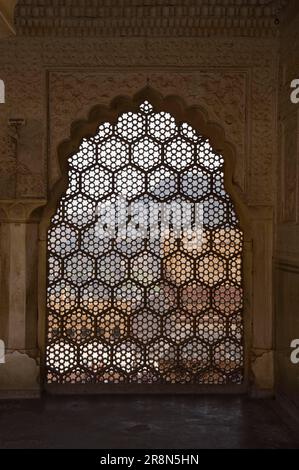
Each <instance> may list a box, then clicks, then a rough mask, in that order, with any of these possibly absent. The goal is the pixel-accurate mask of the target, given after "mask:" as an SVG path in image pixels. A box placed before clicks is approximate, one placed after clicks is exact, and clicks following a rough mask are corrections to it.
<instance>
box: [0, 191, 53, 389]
mask: <svg viewBox="0 0 299 470" xmlns="http://www.w3.org/2000/svg"><path fill="white" fill-rule="evenodd" d="M45 203H46V201H44V200H26V201H24V200H20V201H18V200H14V201H1V202H0V207H1V209H2V220H1V245H2V246H1V254H2V259H1V305H0V309H1V313H0V316H1V317H2V323H1V324H0V327H1V330H0V338H1V339H3V340H4V342H5V346H6V361H5V364H3V365H1V366H0V395H1V392H2V394H3V391H5V392H6V393H11V391H14V393H13V395H15V394H16V393H21V394H23V393H24V392H25V391H26V392H27V393H29V394H32V393H38V391H39V383H38V358H39V352H38V344H37V312H38V308H37V267H38V224H39V217H38V214H37V213H38V209H39V208H41V207H42V206H43V205H44V204H45Z"/></svg>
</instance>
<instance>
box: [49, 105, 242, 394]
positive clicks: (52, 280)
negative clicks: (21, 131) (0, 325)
mask: <svg viewBox="0 0 299 470" xmlns="http://www.w3.org/2000/svg"><path fill="white" fill-rule="evenodd" d="M223 166H224V161H223V158H222V156H221V155H219V154H218V153H217V152H215V151H214V150H213V149H212V148H211V146H210V143H209V140H208V139H207V138H205V137H203V136H201V135H200V134H199V133H198V132H196V131H195V130H194V129H193V128H191V127H190V126H189V125H188V124H187V123H185V122H183V123H179V122H176V120H175V119H174V117H172V116H171V115H170V114H169V113H166V112H156V111H155V109H154V107H153V106H152V105H151V104H150V103H149V102H147V101H145V102H144V103H143V104H142V105H140V107H139V110H138V112H128V113H123V114H121V115H120V116H119V118H118V121H117V123H116V124H115V125H112V124H110V123H109V122H107V123H104V124H102V125H101V126H100V127H99V128H98V131H97V134H96V135H95V136H94V137H93V138H90V139H83V141H82V142H81V145H80V148H79V149H78V151H77V153H75V154H74V155H72V156H71V157H70V158H69V186H68V189H67V191H66V193H65V194H64V195H63V196H62V199H61V201H60V203H59V205H58V207H57V211H56V214H55V215H54V216H53V217H52V220H51V225H50V228H49V232H48V287H47V311H48V319H47V349H46V371H47V382H48V383H50V384H52V383H60V384H69V383H71V384H75V383H83V384H84V383H85V384H86V383H98V384H107V383H114V384H120V383H126V384H155V383H157V384H206V385H207V384H211V385H212V384H213V385H217V384H232V383H233V384H240V383H241V382H242V380H243V319H242V309H243V291H242V271H241V268H242V243H243V236H242V231H241V230H240V227H239V222H238V218H237V216H236V213H235V210H234V206H233V203H232V200H231V198H230V196H229V195H228V194H227V193H226V191H225V188H224V173H223V172H224V168H223ZM120 197H121V198H122V200H125V201H126V203H127V207H129V208H130V207H131V208H132V206H133V205H134V204H135V205H136V203H142V204H139V206H138V207H139V211H141V214H140V213H139V219H138V223H135V221H132V217H133V218H134V217H135V215H136V214H133V215H132V212H130V211H128V210H127V212H126V217H127V218H126V220H125V228H126V236H122V237H120V236H119V229H120V226H119V225H117V224H116V225H114V228H115V227H116V232H115V231H114V232H113V233H112V232H111V230H110V228H109V227H108V226H107V210H106V209H107V207H109V208H110V209H111V208H113V207H115V204H116V201H117V200H119V198H120ZM174 202H175V203H176V204H178V206H180V207H184V208H186V204H187V205H189V206H190V207H194V206H195V205H196V204H197V205H200V207H201V209H202V211H201V216H202V224H201V230H200V239H198V240H197V243H193V242H192V241H194V240H193V239H192V237H194V228H193V232H192V234H191V238H190V233H189V234H186V233H185V232H184V231H183V230H182V231H181V232H180V235H179V236H178V233H177V232H175V231H174V229H173V227H174V225H175V224H174V222H176V221H175V220H174V219H175V215H174V213H172V217H173V219H171V221H172V223H170V225H169V227H168V229H167V230H164V229H163V228H161V220H160V218H159V217H160V215H161V214H160V212H157V214H158V216H157V227H158V229H159V230H158V232H157V233H155V234H154V236H149V232H148V224H145V225H146V230H145V231H143V232H141V231H140V225H142V224H143V222H144V221H148V212H147V211H146V210H145V212H144V213H142V210H143V209H142V208H144V207H145V208H147V207H149V205H151V206H152V205H157V206H159V207H161V205H162V206H163V204H164V206H163V207H165V206H167V204H168V205H169V204H170V203H174ZM107 204H108V206H107ZM103 208H104V212H105V210H106V219H105V223H102V222H101V218H102V215H103ZM140 208H141V209H140ZM192 211H193V209H192V210H191V212H190V214H193V215H194V211H193V212H192ZM109 214H110V213H108V225H109V217H110V215H109ZM159 214H160V215H159ZM114 215H115V214H114ZM111 217H112V216H111ZM193 219H194V218H193ZM193 219H192V220H193ZM99 222H100V223H99ZM180 222H181V221H180ZM177 225H178V224H177ZM129 226H130V230H133V231H134V235H133V234H132V233H129V232H128V230H129V229H128V227H129ZM132 227H133V228H132ZM136 233H137V235H136ZM198 233H199V232H198ZM190 241H191V242H190Z"/></svg>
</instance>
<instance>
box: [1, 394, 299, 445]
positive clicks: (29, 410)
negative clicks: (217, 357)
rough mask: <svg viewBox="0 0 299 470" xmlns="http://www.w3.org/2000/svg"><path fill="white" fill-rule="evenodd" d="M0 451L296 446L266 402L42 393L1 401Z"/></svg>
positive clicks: (291, 431) (297, 440) (298, 439)
mask: <svg viewBox="0 0 299 470" xmlns="http://www.w3.org/2000/svg"><path fill="white" fill-rule="evenodd" d="M0 448H1V449H5V448H12V449H15V448H34V449H38V448H52V449H54V448H72V449H74V448H85V449H86V448H97V449H105V448H106V449H116V448H119V449H135V448H136V449H139V448H143V449H154V448H160V449H161V448H168V449H169V448H172V449H175V448H177V449H191V448H193V449H205V448H210V449H211V448H212V449H214V448H229V449H235V448H259V449H260V448H296V449H299V433H298V431H297V432H296V428H295V427H294V426H293V425H292V426H291V425H290V422H288V420H287V417H286V415H285V414H284V413H283V412H282V411H281V409H280V408H279V407H278V405H277V404H276V403H275V401H273V400H251V399H249V398H245V397H242V398H241V397H235V396H222V397H219V396H210V397H205V396H196V397H195V396H176V397H173V396H172V397H169V396H151V397H146V396H142V397H140V396H132V395H131V396H112V397H105V396H83V397H82V396H81V397H66V396H47V397H44V398H43V399H41V400H38V401H35V400H34V401H15V402H12V401H9V402H8V401H0Z"/></svg>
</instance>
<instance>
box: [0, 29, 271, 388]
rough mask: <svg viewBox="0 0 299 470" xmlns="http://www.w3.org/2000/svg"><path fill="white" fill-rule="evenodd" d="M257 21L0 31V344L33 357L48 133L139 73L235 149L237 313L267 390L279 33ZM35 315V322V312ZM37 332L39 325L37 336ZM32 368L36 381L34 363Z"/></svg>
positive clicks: (50, 157) (52, 147) (49, 175)
mask: <svg viewBox="0 0 299 470" xmlns="http://www.w3.org/2000/svg"><path fill="white" fill-rule="evenodd" d="M258 31H259V30H257V34H256V35H254V34H253V35H252V37H240V36H238V35H236V36H235V37H227V36H226V35H223V36H221V35H219V37H218V38H217V37H213V38H212V37H206V38H203V37H192V38H188V37H181V38H175V37H168V38H165V37H164V38H151V37H147V38H140V37H124V38H121V37H116V36H111V37H109V38H108V37H96V38H95V37H86V38H84V40H82V39H79V38H72V37H66V38H63V37H57V38H47V37H26V36H17V37H16V38H9V39H6V40H2V41H1V42H0V71H1V78H2V79H3V80H5V83H6V95H7V102H6V104H5V105H2V107H1V108H0V198H1V203H0V205H1V208H2V214H1V220H2V224H1V226H2V230H1V246H2V250H1V280H2V282H1V287H2V294H1V295H2V298H3V302H1V306H0V309H1V311H0V315H1V322H0V328H1V332H0V337H3V338H4V340H5V341H6V344H7V345H8V354H15V351H18V353H19V354H23V355H26V357H27V358H28V361H31V359H30V358H31V357H34V358H35V359H36V361H37V362H38V361H39V354H40V347H41V344H40V343H41V340H39V341H38V335H37V323H38V318H39V317H38V303H37V298H38V285H37V278H38V276H37V264H38V253H37V230H38V220H39V218H38V217H39V213H38V208H39V207H42V206H43V205H45V204H46V203H47V200H48V198H49V195H50V194H51V191H52V189H53V186H54V184H55V182H57V181H58V179H59V178H60V168H59V164H58V158H57V147H58V145H59V144H60V143H61V141H63V140H64V139H66V138H68V137H69V134H70V126H71V124H72V123H73V122H74V121H76V120H80V119H86V117H87V115H88V112H89V111H90V109H91V108H92V107H93V106H94V105H96V104H109V102H110V101H111V100H112V99H113V98H115V97H116V96H118V95H122V94H125V95H130V96H132V95H134V94H135V93H136V92H138V91H139V90H140V89H141V88H143V87H144V86H145V85H146V84H147V83H148V82H149V83H150V86H151V87H153V88H155V89H156V90H157V91H159V92H160V93H161V94H163V95H168V94H175V95H177V96H180V97H181V98H183V99H184V100H185V102H186V103H187V104H188V105H199V106H200V107H202V108H203V109H204V110H205V112H206V113H207V116H208V119H209V120H210V121H213V122H215V123H217V124H218V125H219V126H220V127H221V128H222V129H223V130H224V131H225V135H226V139H227V141H228V142H230V143H231V144H232V146H233V148H234V149H235V155H236V166H235V172H234V183H235V185H236V187H237V188H238V190H239V193H240V197H241V198H242V200H243V201H244V203H245V204H246V205H247V207H248V209H249V212H250V214H251V216H250V220H248V223H249V224H250V226H251V228H252V239H251V240H248V247H249V248H248V250H249V251H250V253H251V255H252V257H253V258H252V259H253V264H252V272H250V279H249V280H248V282H250V283H252V296H251V298H249V299H247V301H248V305H249V309H248V311H249V315H248V318H246V322H247V325H248V327H247V333H246V335H247V337H246V341H247V343H248V361H249V363H250V367H249V382H250V386H251V388H252V389H253V390H257V391H266V392H267V393H271V390H272V388H273V370H272V369H273V332H272V325H273V317H272V311H273V308H272V256H273V250H272V245H273V244H272V241H273V208H274V201H275V198H274V192H275V177H274V175H275V173H274V172H275V168H276V164H277V158H276V157H277V133H276V132H277V131H276V127H277V126H276V123H277V114H276V109H277V100H276V98H277V92H276V91H277V72H278V60H277V58H278V39H277V37H276V36H275V35H270V36H269V37H265V38H262V37H257V36H261V35H260V34H259V33H258ZM259 32H260V31H259ZM14 118H22V119H25V120H26V124H25V126H23V127H20V128H19V129H15V128H14V127H13V126H8V120H9V119H14ZM21 250H24V251H23V252H21ZM39 263H40V264H43V260H42V259H39ZM41 272H45V269H44V268H43V267H42V269H41ZM251 274H253V275H252V276H251ZM40 284H41V285H43V281H42V280H41V281H40ZM16 289H18V295H17V296H16V295H15V293H16ZM39 322H40V324H41V325H43V319H40V320H39ZM43 334H44V332H43V329H42V328H41V330H40V338H42V336H43ZM16 360H18V361H19V360H20V359H19V357H16ZM11 363H13V359H11V361H10V364H11ZM29 365H31V362H30V364H29V362H28V367H29ZM7 367H9V366H7ZM11 370H12V369H11ZM30 370H31V371H32V387H33V389H35V387H36V377H35V371H34V370H33V369H32V368H31V369H30ZM12 374H13V373H12ZM1 380H2V382H1ZM1 383H2V385H1ZM13 383H14V384H15V382H13ZM9 384H11V382H5V380H4V379H3V376H2V379H1V369H0V389H1V388H2V389H7V388H12V386H11V385H9ZM26 384H27V385H28V380H27V381H26ZM27 385H26V387H25V388H28V387H27ZM14 387H16V386H15V385H14ZM14 387H13V388H14ZM19 388H22V381H21V380H19Z"/></svg>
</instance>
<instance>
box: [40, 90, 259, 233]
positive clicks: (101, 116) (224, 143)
mask: <svg viewBox="0 0 299 470" xmlns="http://www.w3.org/2000/svg"><path fill="white" fill-rule="evenodd" d="M144 101H149V102H150V103H151V104H152V105H153V106H154V108H155V111H156V112H161V111H164V112H167V113H169V114H171V115H172V116H173V117H174V118H175V120H176V122H177V123H183V122H185V123H187V124H189V125H190V126H191V127H192V128H194V130H195V131H197V132H198V133H199V134H200V135H202V137H203V138H204V139H208V140H209V142H210V144H211V147H212V148H213V150H214V151H215V152H217V153H219V154H221V155H222V156H223V158H224V180H225V189H226V191H227V193H228V194H229V195H230V196H231V198H232V201H233V203H234V205H235V209H236V212H237V214H238V217H239V220H240V227H241V229H242V231H243V233H244V239H245V241H250V240H251V239H252V234H251V225H250V220H251V214H250V208H249V207H248V206H247V204H246V198H245V194H244V193H243V191H242V189H241V188H240V187H239V186H238V185H237V184H236V183H235V181H234V172H235V166H236V159H237V153H236V150H235V147H234V145H233V144H232V143H230V142H229V140H228V139H227V138H226V135H225V131H224V129H223V128H222V127H221V126H220V125H219V124H218V123H215V122H213V121H211V120H210V119H209V117H208V113H207V111H206V110H205V109H204V108H203V107H201V106H199V105H191V106H188V105H187V104H186V103H185V101H184V100H183V99H182V98H181V97H179V96H177V95H168V96H166V97H163V96H162V95H161V94H160V93H159V92H158V91H156V90H155V89H154V88H152V87H150V86H147V87H145V88H144V89H142V90H141V91H139V92H138V93H136V94H135V95H134V96H133V97H128V96H118V97H116V98H114V99H113V100H112V101H111V103H110V105H108V106H106V105H96V106H94V107H93V108H92V109H91V111H90V113H89V115H88V118H87V119H86V120H77V121H74V122H73V123H72V124H71V128H70V136H69V138H68V139H66V140H65V141H63V142H62V143H61V144H60V145H59V147H58V151H57V154H58V161H59V167H60V175H61V176H60V179H59V180H58V181H57V182H56V183H55V185H54V187H53V189H52V190H51V193H50V198H49V201H48V204H47V206H46V208H45V210H44V214H43V217H42V223H41V236H42V237H43V238H44V237H45V236H46V233H47V229H48V225H49V221H50V219H51V217H52V215H53V214H54V212H55V210H56V207H57V204H58V201H59V199H60V198H61V196H62V194H63V193H64V192H65V191H66V189H67V186H68V171H69V163H68V160H69V158H70V156H71V155H73V154H75V153H76V152H77V151H78V149H79V147H80V144H81V142H82V140H83V139H89V138H92V137H94V136H95V135H96V133H97V129H98V127H99V126H100V125H101V124H104V123H105V122H110V123H111V124H116V122H117V120H118V118H119V116H120V115H121V114H123V113H127V112H137V111H138V109H139V106H140V105H141V104H142V103H143V102H144Z"/></svg>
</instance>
